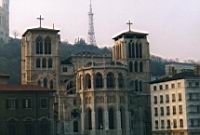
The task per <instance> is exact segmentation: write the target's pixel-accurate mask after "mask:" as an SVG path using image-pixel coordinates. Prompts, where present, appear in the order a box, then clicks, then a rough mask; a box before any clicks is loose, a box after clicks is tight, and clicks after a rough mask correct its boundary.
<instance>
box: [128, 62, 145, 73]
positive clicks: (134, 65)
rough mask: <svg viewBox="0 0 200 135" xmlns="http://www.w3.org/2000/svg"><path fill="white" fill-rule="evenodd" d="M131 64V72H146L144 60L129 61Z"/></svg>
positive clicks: (129, 64)
mask: <svg viewBox="0 0 200 135" xmlns="http://www.w3.org/2000/svg"><path fill="white" fill-rule="evenodd" d="M128 66H129V72H131V73H132V72H136V73H137V72H144V66H143V62H142V61H141V62H138V61H135V62H133V61H129V63H128Z"/></svg>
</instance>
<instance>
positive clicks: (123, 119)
mask: <svg viewBox="0 0 200 135" xmlns="http://www.w3.org/2000/svg"><path fill="white" fill-rule="evenodd" d="M120 116H121V129H122V130H125V128H126V115H125V109H124V108H123V107H121V108H120Z"/></svg>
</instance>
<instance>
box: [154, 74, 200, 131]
mask: <svg viewBox="0 0 200 135" xmlns="http://www.w3.org/2000/svg"><path fill="white" fill-rule="evenodd" d="M199 101H200V77H199V76H195V75H188V74H179V75H176V76H174V77H171V78H167V79H162V80H156V81H154V82H152V84H151V105H152V108H151V111H152V131H153V135H199V134H200V115H199V114H200V102H199Z"/></svg>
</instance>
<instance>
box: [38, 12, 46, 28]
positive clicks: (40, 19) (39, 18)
mask: <svg viewBox="0 0 200 135" xmlns="http://www.w3.org/2000/svg"><path fill="white" fill-rule="evenodd" d="M37 19H38V20H39V21H40V28H41V27H42V20H44V18H42V16H41V15H40V17H38V18H37Z"/></svg>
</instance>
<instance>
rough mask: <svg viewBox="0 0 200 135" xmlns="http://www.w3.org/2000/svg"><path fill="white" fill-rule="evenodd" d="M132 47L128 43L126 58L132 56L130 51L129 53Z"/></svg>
mask: <svg viewBox="0 0 200 135" xmlns="http://www.w3.org/2000/svg"><path fill="white" fill-rule="evenodd" d="M131 51H132V49H131V44H130V43H129V44H128V58H132V53H131Z"/></svg>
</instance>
